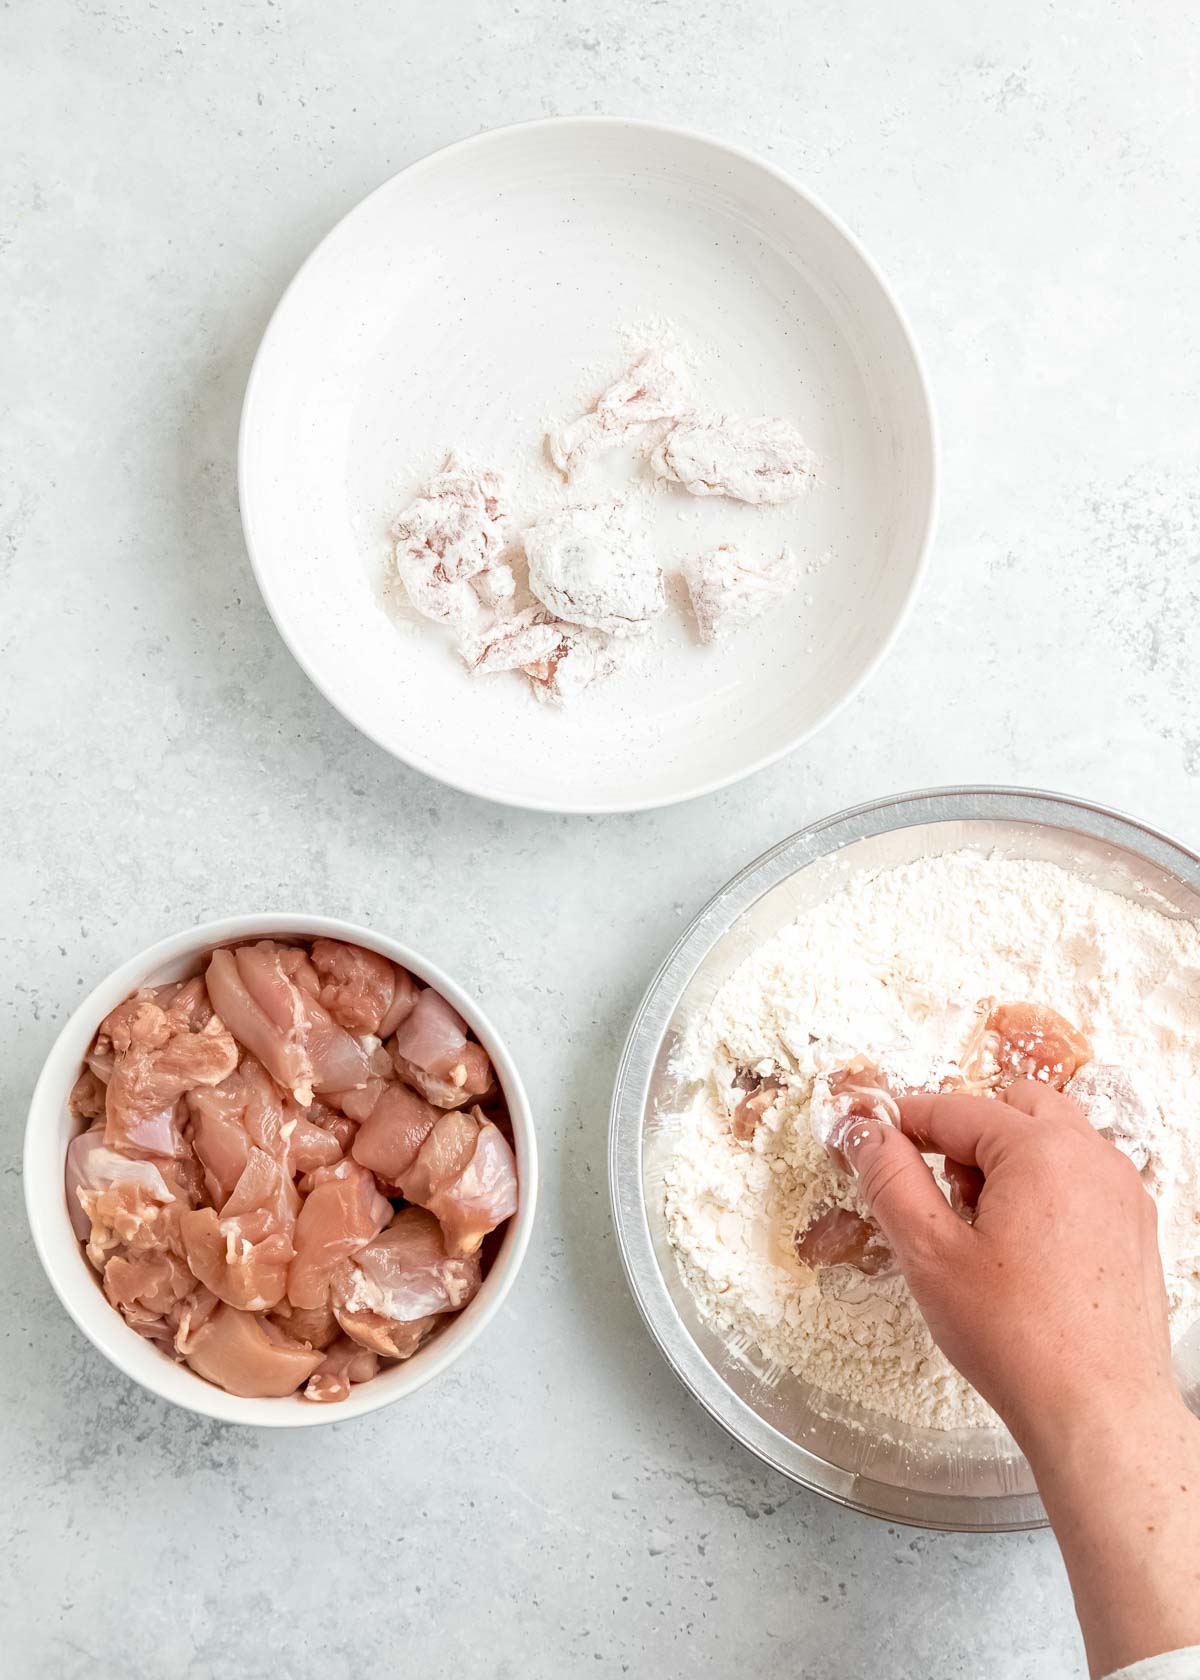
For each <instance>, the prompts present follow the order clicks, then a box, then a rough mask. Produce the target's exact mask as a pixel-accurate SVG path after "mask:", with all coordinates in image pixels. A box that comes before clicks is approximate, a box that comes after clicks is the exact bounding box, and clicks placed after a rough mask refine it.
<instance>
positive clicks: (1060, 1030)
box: [962, 999, 1092, 1091]
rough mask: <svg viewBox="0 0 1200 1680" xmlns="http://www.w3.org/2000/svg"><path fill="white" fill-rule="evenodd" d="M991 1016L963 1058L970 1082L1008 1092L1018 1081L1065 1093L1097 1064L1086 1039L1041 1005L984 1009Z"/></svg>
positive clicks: (1008, 1005) (1015, 1004) (1019, 1004)
mask: <svg viewBox="0 0 1200 1680" xmlns="http://www.w3.org/2000/svg"><path fill="white" fill-rule="evenodd" d="M984 1007H985V1008H986V1009H987V1011H988V1013H987V1017H986V1020H985V1021H984V1022H983V1026H982V1030H981V1031H978V1032H977V1033H976V1035H975V1037H974V1039H973V1040H972V1043H971V1046H969V1047H968V1051H967V1052H966V1053H965V1054H964V1056H963V1058H962V1064H963V1069H964V1072H965V1073H966V1076H967V1079H968V1080H969V1081H971V1082H972V1084H974V1085H982V1086H984V1087H985V1088H990V1089H992V1090H994V1091H1004V1090H1007V1088H1008V1087H1009V1086H1010V1085H1012V1084H1014V1083H1015V1081H1016V1080H1018V1079H1038V1080H1041V1081H1042V1083H1043V1084H1046V1085H1053V1087H1054V1089H1055V1090H1056V1091H1061V1090H1062V1089H1063V1087H1064V1086H1065V1085H1066V1084H1067V1082H1068V1081H1069V1080H1070V1079H1071V1078H1072V1077H1073V1076H1074V1074H1076V1073H1077V1072H1078V1070H1079V1069H1080V1068H1081V1067H1083V1065H1084V1064H1085V1062H1090V1061H1091V1059H1092V1047H1091V1044H1090V1043H1089V1042H1088V1040H1087V1039H1086V1038H1085V1037H1084V1036H1083V1034H1082V1033H1081V1032H1080V1031H1079V1030H1078V1029H1077V1028H1076V1027H1073V1026H1072V1025H1071V1023H1070V1022H1069V1021H1066V1020H1064V1019H1063V1017H1062V1016H1061V1015H1059V1014H1058V1013H1057V1012H1056V1011H1055V1010H1053V1009H1048V1008H1047V1007H1046V1006H1045V1004H1041V1003H1001V1004H995V1003H992V1002H991V1000H990V999H989V1000H988V1003H987V1004H985V1005H984Z"/></svg>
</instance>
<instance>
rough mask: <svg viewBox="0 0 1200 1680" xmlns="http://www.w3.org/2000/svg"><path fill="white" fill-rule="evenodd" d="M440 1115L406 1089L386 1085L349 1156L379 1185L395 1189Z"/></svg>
mask: <svg viewBox="0 0 1200 1680" xmlns="http://www.w3.org/2000/svg"><path fill="white" fill-rule="evenodd" d="M442 1113H443V1110H441V1109H438V1108H434V1106H433V1104H432V1103H427V1102H426V1101H425V1099H424V1098H423V1097H421V1096H418V1095H417V1093H416V1091H413V1090H410V1089H409V1087H408V1086H407V1085H401V1084H399V1083H397V1084H394V1085H389V1086H388V1088H387V1090H386V1091H385V1092H384V1093H383V1095H382V1096H381V1097H380V1099H379V1101H378V1102H377V1103H376V1105H375V1107H374V1108H373V1109H372V1111H371V1113H370V1114H369V1115H368V1116H367V1118H366V1119H365V1120H364V1121H363V1123H362V1125H361V1126H360V1127H359V1128H358V1133H357V1136H356V1137H355V1139H354V1142H353V1143H352V1145H351V1146H350V1153H351V1154H352V1155H353V1157H354V1159H355V1160H356V1161H357V1162H359V1164H360V1165H361V1166H364V1167H366V1168H368V1169H369V1171H371V1172H373V1173H374V1174H375V1177H376V1179H377V1181H379V1182H380V1183H381V1184H384V1185H388V1186H392V1187H398V1186H399V1183H400V1180H401V1178H402V1177H403V1175H404V1174H405V1173H406V1172H407V1170H408V1168H409V1167H410V1166H411V1165H412V1163H413V1162H414V1161H415V1160H416V1158H417V1151H418V1150H419V1149H420V1147H421V1145H422V1144H423V1143H424V1142H425V1139H426V1138H427V1137H428V1136H429V1134H430V1132H431V1131H432V1130H433V1128H434V1126H436V1124H437V1122H438V1120H439V1119H440V1118H441V1115H442ZM394 1193H395V1192H394Z"/></svg>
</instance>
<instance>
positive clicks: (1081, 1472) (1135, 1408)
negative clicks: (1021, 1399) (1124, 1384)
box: [1018, 1392, 1200, 1675]
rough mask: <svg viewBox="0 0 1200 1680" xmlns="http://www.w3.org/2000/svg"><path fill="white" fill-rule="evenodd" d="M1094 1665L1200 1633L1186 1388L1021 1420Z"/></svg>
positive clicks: (1194, 1457) (1197, 1491)
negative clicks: (1053, 1417) (1182, 1392)
mask: <svg viewBox="0 0 1200 1680" xmlns="http://www.w3.org/2000/svg"><path fill="white" fill-rule="evenodd" d="M1018 1438H1019V1439H1021V1444H1022V1446H1023V1447H1024V1449H1025V1452H1026V1454H1027V1456H1028V1457H1029V1461H1030V1464H1031V1465H1032V1468H1033V1472H1034V1475H1035V1476H1036V1477H1037V1482H1038V1488H1039V1490H1040V1491H1041V1495H1042V1499H1043V1501H1044V1503H1045V1506H1046V1513H1047V1515H1048V1516H1049V1518H1050V1522H1051V1524H1052V1526H1053V1528H1054V1532H1055V1536H1056V1538H1057V1540H1058V1543H1059V1546H1060V1547H1061V1549H1062V1554H1063V1559H1064V1562H1065V1563H1066V1566H1067V1574H1068V1576H1069V1578H1070V1581H1071V1588H1072V1591H1073V1592H1074V1595H1075V1605H1076V1610H1077V1612H1078V1615H1079V1622H1080V1626H1081V1628H1082V1630H1083V1638H1084V1644H1085V1646H1086V1649H1087V1656H1088V1663H1089V1666H1090V1668H1091V1672H1092V1674H1093V1675H1104V1674H1109V1673H1111V1672H1112V1671H1113V1670H1114V1669H1118V1668H1122V1667H1124V1666H1125V1665H1126V1664H1128V1663H1133V1662H1137V1661H1139V1660H1140V1659H1141V1658H1143V1657H1149V1656H1156V1655H1158V1654H1159V1653H1160V1652H1162V1651H1172V1650H1177V1649H1179V1648H1180V1647H1184V1646H1188V1645H1197V1644H1200V1421H1198V1420H1197V1419H1196V1418H1194V1417H1193V1416H1192V1415H1191V1413H1190V1412H1189V1411H1188V1410H1187V1408H1186V1407H1185V1406H1184V1404H1183V1402H1182V1400H1181V1399H1180V1398H1179V1397H1178V1395H1176V1394H1174V1393H1173V1392H1172V1393H1166V1392H1164V1393H1162V1394H1155V1395H1153V1396H1150V1397H1142V1398H1140V1399H1138V1400H1137V1401H1135V1402H1133V1403H1132V1404H1129V1405H1124V1406H1123V1405H1121V1404H1119V1403H1116V1402H1109V1403H1108V1404H1107V1405H1106V1406H1105V1407H1104V1408H1103V1409H1097V1410H1090V1409H1084V1410H1080V1411H1078V1412H1075V1413H1073V1414H1072V1416H1071V1417H1070V1418H1068V1419H1067V1420H1066V1422H1065V1423H1055V1422H1053V1421H1051V1422H1050V1423H1046V1422H1044V1421H1041V1420H1039V1421H1035V1422H1033V1423H1032V1424H1030V1425H1027V1426H1025V1427H1023V1428H1022V1427H1020V1426H1018Z"/></svg>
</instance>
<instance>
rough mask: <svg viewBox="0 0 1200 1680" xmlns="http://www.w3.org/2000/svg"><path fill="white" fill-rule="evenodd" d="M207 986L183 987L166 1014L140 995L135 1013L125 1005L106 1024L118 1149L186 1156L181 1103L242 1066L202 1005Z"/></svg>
mask: <svg viewBox="0 0 1200 1680" xmlns="http://www.w3.org/2000/svg"><path fill="white" fill-rule="evenodd" d="M202 984H203V983H202V982H197V983H194V985H192V986H188V987H183V988H180V990H179V991H178V992H177V993H176V995H175V996H174V997H173V999H172V1000H171V1002H169V1003H168V1005H167V1008H166V1009H163V1008H162V1007H161V1005H160V1004H159V1002H157V1001H156V1000H155V999H154V997H152V996H151V995H150V994H149V993H139V994H138V996H137V997H136V998H135V999H132V1000H130V1002H131V1003H132V1004H133V1007H132V1008H131V1007H130V1005H129V1004H128V1003H127V1004H122V1005H121V1006H120V1007H119V1008H118V1009H115V1010H114V1011H113V1012H112V1014H111V1015H109V1016H108V1018H107V1019H106V1021H105V1022H104V1024H103V1026H102V1027H101V1034H102V1035H104V1036H106V1037H107V1039H108V1041H109V1043H110V1044H111V1047H112V1062H111V1071H110V1074H109V1078H108V1088H107V1092H106V1095H105V1110H104V1111H105V1130H106V1134H107V1137H108V1141H109V1143H110V1145H111V1146H112V1147H113V1148H114V1149H121V1148H124V1149H129V1150H131V1151H137V1152H139V1153H141V1154H147V1155H165V1156H180V1155H184V1154H185V1153H186V1145H185V1143H184V1140H183V1131H182V1126H183V1114H182V1112H181V1107H180V1098H181V1097H182V1096H183V1095H184V1093H185V1092H187V1091H189V1090H192V1089H194V1088H195V1087H196V1086H202V1085H219V1084H220V1082H221V1081H222V1080H223V1079H224V1078H226V1077H227V1075H228V1074H230V1073H232V1071H233V1069H234V1068H235V1067H236V1066H237V1059H238V1048H237V1045H236V1043H235V1042H234V1040H233V1037H232V1035H231V1034H230V1033H229V1032H228V1031H227V1029H226V1028H225V1026H224V1024H223V1023H222V1022H221V1021H220V1020H219V1019H218V1018H217V1017H216V1016H215V1015H213V1014H212V1011H211V1010H209V1009H207V1008H206V1007H205V1008H200V1006H199V1002H198V997H197V993H198V991H200V990H202Z"/></svg>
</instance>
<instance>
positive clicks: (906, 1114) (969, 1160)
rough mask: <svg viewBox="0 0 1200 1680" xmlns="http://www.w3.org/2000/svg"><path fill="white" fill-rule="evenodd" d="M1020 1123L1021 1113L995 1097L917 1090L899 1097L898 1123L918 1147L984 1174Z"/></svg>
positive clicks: (992, 1165)
mask: <svg viewBox="0 0 1200 1680" xmlns="http://www.w3.org/2000/svg"><path fill="white" fill-rule="evenodd" d="M1024 1123H1025V1121H1024V1119H1023V1117H1022V1116H1020V1115H1018V1114H1017V1113H1015V1112H1014V1111H1013V1110H1012V1109H1010V1108H1009V1107H1008V1105H1007V1104H1006V1103H1003V1102H997V1101H996V1099H995V1097H970V1096H966V1095H963V1094H961V1093H957V1092H954V1093H951V1094H950V1095H949V1096H944V1095H940V1094H939V1095H930V1094H928V1093H927V1092H921V1093H919V1094H918V1095H916V1096H912V1097H901V1099H900V1124H901V1126H902V1127H903V1129H904V1132H905V1135H906V1136H908V1137H910V1138H911V1139H912V1140H913V1142H914V1143H915V1144H916V1146H917V1148H918V1149H923V1150H925V1151H926V1153H927V1154H936V1155H949V1156H950V1158H951V1159H952V1160H955V1161H961V1162H962V1164H963V1165H964V1166H968V1167H980V1168H982V1170H983V1171H984V1172H985V1173H986V1172H989V1171H990V1170H991V1168H992V1167H994V1166H995V1164H996V1161H997V1160H998V1158H999V1156H1000V1155H1001V1153H1002V1152H1003V1148H1004V1144H1005V1142H1006V1140H1007V1139H1009V1138H1010V1137H1011V1136H1012V1135H1013V1132H1014V1131H1015V1130H1017V1129H1019V1128H1020V1127H1021V1126H1023V1125H1024Z"/></svg>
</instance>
